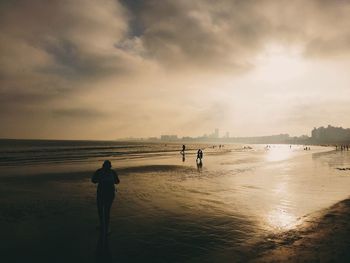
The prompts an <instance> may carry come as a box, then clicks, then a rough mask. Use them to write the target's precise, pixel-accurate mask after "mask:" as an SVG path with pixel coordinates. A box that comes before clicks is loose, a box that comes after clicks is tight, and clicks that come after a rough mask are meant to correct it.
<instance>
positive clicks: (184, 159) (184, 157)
mask: <svg viewBox="0 0 350 263" xmlns="http://www.w3.org/2000/svg"><path fill="white" fill-rule="evenodd" d="M185 161H186V156H185V153H183V154H182V162H185Z"/></svg>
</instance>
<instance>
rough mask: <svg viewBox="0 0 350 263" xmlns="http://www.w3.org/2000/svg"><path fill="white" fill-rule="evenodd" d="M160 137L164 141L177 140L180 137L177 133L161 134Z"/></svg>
mask: <svg viewBox="0 0 350 263" xmlns="http://www.w3.org/2000/svg"><path fill="white" fill-rule="evenodd" d="M160 139H161V140H162V141H176V140H177V139H178V138H177V135H161V136H160Z"/></svg>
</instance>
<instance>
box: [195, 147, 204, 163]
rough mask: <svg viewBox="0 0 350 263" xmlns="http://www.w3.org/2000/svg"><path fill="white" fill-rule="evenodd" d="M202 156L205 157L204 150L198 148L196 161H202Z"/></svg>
mask: <svg viewBox="0 0 350 263" xmlns="http://www.w3.org/2000/svg"><path fill="white" fill-rule="evenodd" d="M202 158H203V151H202V150H201V149H198V151H197V159H196V161H197V162H198V160H199V162H200V163H201V162H202Z"/></svg>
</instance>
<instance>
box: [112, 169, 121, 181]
mask: <svg viewBox="0 0 350 263" xmlns="http://www.w3.org/2000/svg"><path fill="white" fill-rule="evenodd" d="M113 172H114V183H115V184H119V183H120V180H119V177H118V174H117V172H116V171H113Z"/></svg>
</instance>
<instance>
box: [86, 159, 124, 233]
mask: <svg viewBox="0 0 350 263" xmlns="http://www.w3.org/2000/svg"><path fill="white" fill-rule="evenodd" d="M91 181H92V182H93V183H94V184H96V183H97V184H98V185H97V198H96V200H97V210H98V216H99V220H100V227H99V228H100V230H101V232H102V233H103V231H105V233H104V234H107V232H108V231H109V217H110V216H109V215H110V210H111V206H112V203H113V200H114V197H115V192H116V188H115V185H116V184H119V182H120V181H119V177H118V175H117V173H116V172H115V171H114V170H112V164H111V162H110V161H108V160H106V161H104V163H103V165H102V168H100V169H98V170H97V171H96V172H95V173H94V175H93V176H92V178H91Z"/></svg>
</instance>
